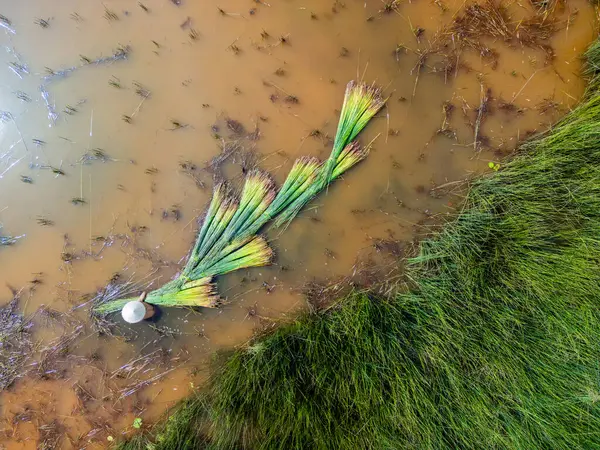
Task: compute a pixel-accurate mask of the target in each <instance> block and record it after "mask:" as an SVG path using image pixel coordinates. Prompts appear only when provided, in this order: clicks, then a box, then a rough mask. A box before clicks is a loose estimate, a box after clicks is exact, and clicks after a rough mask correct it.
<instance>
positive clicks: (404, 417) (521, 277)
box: [120, 42, 600, 450]
mask: <svg viewBox="0 0 600 450" xmlns="http://www.w3.org/2000/svg"><path fill="white" fill-rule="evenodd" d="M587 55H588V58H589V64H588V71H587V75H588V76H590V77H591V82H590V88H589V91H588V93H587V95H586V98H585V99H584V101H583V103H582V104H581V105H580V106H579V107H577V108H576V109H575V110H573V111H572V112H571V113H570V114H569V115H568V116H567V117H566V118H565V119H563V120H562V121H561V122H560V123H559V124H557V125H556V126H555V127H554V128H553V129H552V130H551V131H550V132H548V133H547V134H546V135H544V136H541V137H539V138H537V139H536V140H534V141H531V142H529V143H527V144H525V145H523V146H522V147H521V149H520V151H519V152H518V155H517V156H516V157H515V158H514V159H513V160H512V161H510V162H507V163H506V164H503V165H502V168H501V169H500V170H498V171H493V172H492V173H491V174H490V175H488V176H485V177H482V178H480V179H479V180H478V181H476V182H474V183H473V185H472V186H471V189H470V192H469V194H468V197H467V199H466V204H465V205H464V208H463V209H462V210H461V212H460V214H459V215H458V217H457V218H456V219H455V220H454V221H452V222H450V223H448V224H446V226H445V227H444V229H443V231H441V232H440V233H439V234H437V235H436V236H434V237H433V238H431V239H429V240H426V241H424V242H423V243H422V244H421V247H420V252H419V254H418V255H417V256H416V257H414V258H413V259H412V260H410V264H409V268H408V273H407V279H408V280H410V289H409V290H408V291H406V292H405V293H402V294H399V295H397V296H395V297H394V298H387V299H383V298H376V297H374V296H372V295H369V294H368V293H356V294H353V295H351V296H350V297H349V298H346V299H344V300H343V301H340V302H339V303H338V304H337V305H334V306H332V307H330V308H329V309H328V310H326V311H323V312H320V313H317V314H312V315H306V316H304V317H301V318H299V319H298V320H296V322H295V323H293V324H291V325H287V326H284V327H282V328H280V329H278V330H277V331H275V332H274V333H272V334H270V335H268V336H263V337H259V338H257V339H256V340H255V341H254V342H252V343H251V344H250V345H248V346H247V347H246V348H244V349H241V350H238V351H236V352H235V353H234V354H233V356H231V357H230V358H229V359H228V360H227V361H225V362H224V363H223V365H222V366H221V367H220V368H219V369H217V371H216V373H214V375H213V379H212V382H211V383H210V384H209V386H208V387H207V389H206V391H205V392H204V393H203V394H202V395H200V396H197V397H195V396H193V397H191V398H190V399H188V400H186V401H185V402H183V403H182V404H181V405H180V407H179V408H177V409H176V410H175V411H174V412H173V413H172V415H171V417H170V418H169V419H168V420H167V421H166V422H165V423H164V424H163V425H161V426H160V427H159V428H158V429H157V431H156V434H155V436H154V439H153V441H154V442H153V443H150V442H149V441H147V438H146V437H144V436H137V437H136V438H135V439H134V441H131V442H128V443H122V444H121V445H120V448H121V449H122V450H127V449H134V448H135V449H142V448H143V449H150V448H152V449H154V450H159V449H160V450H167V449H193V448H215V449H217V448H218V449H239V448H247V449H251V448H252V449H272V448H280V449H311V448H331V449H357V448H378V449H397V448H436V449H443V448H448V449H450V448H597V447H599V446H600V432H599V431H598V430H600V401H599V399H600V382H599V379H598V361H599V360H600V348H599V347H598V345H597V344H598V342H599V341H600V310H599V309H598V304H599V302H600V267H599V266H598V261H599V260H600V75H599V71H598V67H599V64H600V44H599V43H598V42H596V43H595V44H594V45H593V46H592V48H591V49H590V50H589V52H588V54H587Z"/></svg>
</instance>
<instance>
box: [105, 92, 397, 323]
mask: <svg viewBox="0 0 600 450" xmlns="http://www.w3.org/2000/svg"><path fill="white" fill-rule="evenodd" d="M384 103H385V100H384V99H383V98H382V97H381V93H380V91H379V89H377V88H375V87H373V86H367V85H366V84H364V83H355V82H350V83H349V84H348V86H347V88H346V95H345V98H344V103H343V106H342V111H341V113H340V121H339V124H338V131H337V135H336V138H335V141H334V144H333V150H332V152H331V155H330V157H329V159H328V160H327V161H326V162H325V163H323V164H321V163H320V162H319V160H317V159H316V158H306V157H305V158H300V159H298V160H296V162H295V163H294V165H293V166H292V169H291V171H290V173H289V175H288V177H287V178H286V180H285V182H284V183H283V186H282V187H281V189H279V190H277V189H276V187H275V184H274V182H273V181H272V180H271V178H270V177H269V175H267V174H266V173H263V172H260V171H258V170H253V171H251V172H250V173H249V174H248V175H247V176H246V179H245V182H244V186H243V188H242V192H241V195H240V196H239V198H238V197H236V196H234V195H233V194H232V193H231V192H230V190H229V188H228V187H227V186H226V185H225V184H223V183H221V184H218V185H217V186H216V187H215V189H214V193H213V197H212V200H211V203H210V205H209V207H208V211H207V212H206V216H205V217H204V221H203V223H202V226H201V228H200V231H199V233H198V237H197V240H196V243H195V245H194V247H193V248H192V252H191V255H190V257H189V259H188V261H187V263H186V265H185V267H184V268H183V270H182V272H181V273H180V274H179V276H178V277H177V278H176V279H175V280H173V281H171V282H169V283H167V284H165V285H164V286H163V287H161V288H160V289H157V290H155V291H153V292H150V293H149V294H148V296H147V297H146V301H147V302H148V303H151V304H154V305H160V306H180V307H181V306H204V307H212V306H215V305H216V303H217V302H218V300H219V296H218V293H217V290H216V287H215V285H214V284H213V278H214V277H215V276H217V275H223V274H226V273H229V272H232V271H235V270H239V269H243V268H248V267H260V266H265V265H267V264H269V263H270V262H271V260H272V258H273V251H272V250H271V248H270V247H269V245H268V243H267V242H266V240H265V239H264V238H263V237H261V236H258V235H257V233H258V231H259V230H260V229H261V228H262V227H263V226H264V225H266V224H267V223H268V222H269V221H271V220H272V219H275V222H274V225H275V226H282V225H285V224H287V223H288V222H289V221H290V220H292V219H293V218H294V216H295V215H296V214H297V213H298V212H299V211H300V210H301V209H302V207H303V206H304V205H306V203H308V202H309V201H310V200H312V199H313V198H314V197H315V196H316V195H317V194H318V193H319V192H321V191H322V190H323V189H325V187H327V185H328V184H329V183H331V182H332V181H333V180H335V179H336V178H338V177H339V176H340V175H342V174H343V173H344V172H346V171H347V170H348V169H350V168H351V167H353V166H354V165H355V164H357V163H358V162H360V161H361V160H363V159H364V158H366V156H367V155H368V147H367V148H362V147H361V146H360V145H359V144H358V142H356V141H355V140H354V139H356V137H357V136H358V134H359V133H360V132H361V131H362V130H363V129H364V127H366V126H367V123H368V122H369V121H370V120H371V119H372V118H373V116H374V115H375V114H377V112H378V111H379V110H380V109H381V107H382V106H383V104H384ZM136 299H137V298H125V299H118V300H110V301H102V297H99V300H100V301H99V302H98V303H97V304H96V305H95V307H94V312H95V313H96V314H100V315H106V314H109V313H112V312H116V311H119V310H121V309H122V308H123V306H124V305H125V304H126V303H127V302H129V301H132V300H136Z"/></svg>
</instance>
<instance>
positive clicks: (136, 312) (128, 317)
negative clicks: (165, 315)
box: [121, 300, 146, 323]
mask: <svg viewBox="0 0 600 450" xmlns="http://www.w3.org/2000/svg"><path fill="white" fill-rule="evenodd" d="M121 315H122V316H123V319H124V320H125V322H128V323H138V322H141V321H142V320H144V316H145V315H146V306H144V304H143V303H142V302H140V301H137V300H133V301H131V302H129V303H127V304H126V305H125V306H123V309H122V310H121Z"/></svg>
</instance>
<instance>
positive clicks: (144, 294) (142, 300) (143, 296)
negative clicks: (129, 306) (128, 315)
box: [139, 291, 148, 302]
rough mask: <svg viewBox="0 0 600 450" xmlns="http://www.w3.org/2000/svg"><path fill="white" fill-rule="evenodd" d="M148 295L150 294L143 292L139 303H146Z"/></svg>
mask: <svg viewBox="0 0 600 450" xmlns="http://www.w3.org/2000/svg"><path fill="white" fill-rule="evenodd" d="M147 295H148V293H147V292H145V291H144V292H142V293H141V294H140V298H139V301H140V302H145V301H146V296H147Z"/></svg>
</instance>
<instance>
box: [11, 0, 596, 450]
mask: <svg viewBox="0 0 600 450" xmlns="http://www.w3.org/2000/svg"><path fill="white" fill-rule="evenodd" d="M179 3H180V4H179ZM550 3H552V2H550ZM387 4H388V6H389V8H386V3H384V2H380V1H375V0H367V1H363V0H361V1H358V0H346V1H345V2H339V1H337V2H332V1H322V0H304V1H296V0H286V1H276V0H269V2H266V1H260V0H257V1H255V2H251V1H249V0H243V1H242V0H239V1H237V0H221V1H218V2H215V1H212V0H211V1H202V2H195V1H191V0H181V2H178V1H177V2H174V1H169V0H144V1H143V6H144V8H142V5H139V4H138V2H137V1H130V0H122V1H106V2H99V1H91V0H88V1H84V2H82V1H75V0H63V1H61V2H46V1H41V0H27V1H19V2H16V1H8V0H5V1H3V2H2V3H0V14H2V15H3V16H6V18H8V19H10V25H8V24H7V23H6V22H5V23H4V25H5V26H4V27H3V28H0V47H1V49H2V51H1V52H0V99H1V100H0V110H2V111H3V112H4V113H3V114H2V122H0V223H1V224H2V226H3V228H2V234H5V235H12V236H22V237H21V238H20V239H19V240H18V241H17V243H16V244H15V245H13V246H10V247H2V248H0V281H1V282H0V297H1V298H2V299H3V301H2V303H6V302H8V301H10V299H11V298H12V297H13V293H12V291H13V290H16V291H19V293H20V303H19V308H20V309H21V310H23V311H24V312H25V314H26V316H27V317H29V318H30V319H31V320H32V321H33V326H32V327H31V333H32V335H31V338H32V342H33V349H32V350H31V352H30V353H32V354H31V355H30V356H31V359H29V360H27V362H26V365H25V369H26V370H27V374H25V375H24V376H22V377H21V378H19V379H18V380H17V381H16V382H15V383H14V384H13V385H12V386H11V387H10V389H8V390H7V391H5V392H4V393H3V394H2V396H1V397H0V404H1V407H2V411H3V414H2V417H3V418H2V425H1V428H0V441H2V443H3V445H4V446H5V447H6V448H8V449H30V448H36V446H38V448H65V449H71V448H73V449H75V448H103V447H105V446H106V445H107V444H108V443H109V442H110V440H111V438H114V439H117V438H118V437H119V436H120V435H121V434H122V433H125V434H128V433H133V432H136V430H135V429H134V428H133V427H132V424H133V420H134V418H136V417H140V418H142V420H143V425H142V426H146V424H149V423H150V422H151V421H152V420H155V419H156V418H157V417H158V416H159V415H160V414H161V413H162V412H164V411H165V409H166V408H168V407H169V406H171V405H172V404H173V403H174V402H175V401H177V400H178V399H180V398H181V397H182V396H184V395H186V394H187V393H189V392H190V391H191V390H193V389H197V388H198V387H199V386H201V385H202V380H203V379H205V377H206V374H207V363H208V361H209V360H210V358H211V356H212V355H213V354H214V352H215V351H217V350H220V349H230V348H233V347H234V346H237V345H242V344H243V343H244V342H246V341H247V340H248V339H249V338H250V337H251V336H252V333H253V330H254V329H255V328H256V327H264V326H272V325H274V324H275V323H276V322H277V321H279V320H281V319H283V318H286V317H291V316H293V315H294V314H295V313H296V312H297V311H298V310H300V309H303V308H306V307H307V300H306V297H305V296H304V295H303V294H302V292H303V290H305V288H306V287H307V286H312V289H313V291H315V292H318V291H319V289H320V288H319V285H318V284H317V283H319V282H322V281H324V280H328V279H337V278H341V277H345V276H349V275H350V276H352V275H354V279H355V280H356V281H359V282H362V283H367V284H368V283H369V282H372V281H373V278H374V276H373V274H372V273H371V271H367V272H365V271H363V270H361V268H364V267H365V266H368V262H369V261H374V262H376V263H378V264H379V266H378V270H377V274H378V275H377V277H379V276H381V273H390V276H393V273H392V272H393V267H394V264H393V262H394V261H395V260H396V259H397V258H399V257H400V256H402V254H403V252H404V251H405V249H406V248H408V247H409V246H410V245H411V243H412V242H413V241H414V240H415V239H416V237H417V236H419V235H422V234H423V233H424V232H425V231H427V228H426V226H427V224H430V223H433V222H434V221H435V219H436V216H438V215H444V214H447V213H448V212H449V211H451V209H452V206H454V205H455V204H456V203H457V202H459V201H460V199H459V198H457V197H455V196H452V195H451V192H450V191H452V189H453V188H454V187H456V186H458V185H459V183H460V181H461V180H464V179H465V178H467V177H469V176H470V175H471V174H472V173H474V172H478V171H485V170H490V169H489V168H488V165H489V163H490V162H492V163H494V164H496V163H498V162H499V161H500V160H501V158H502V157H503V156H505V155H507V154H509V153H510V152H511V151H512V150H513V149H514V148H515V146H516V145H517V143H518V142H519V141H520V140H523V139H525V138H526V137H527V136H529V135H531V134H532V133H535V132H539V131H542V130H545V129H547V128H548V127H549V125H550V124H551V123H553V122H555V121H556V120H557V119H558V118H559V117H560V116H561V115H562V114H564V113H565V112H567V111H568V109H569V108H570V107H572V106H573V105H575V104H576V103H577V101H578V99H579V97H580V96H581V94H582V92H583V89H584V83H583V82H582V80H581V79H580V78H579V76H578V73H579V70H580V55H581V53H582V51H583V50H584V49H585V47H586V46H587V45H588V43H589V42H590V41H591V39H593V37H594V34H595V29H596V21H595V14H594V11H593V9H592V8H591V7H590V6H589V5H588V3H587V2H585V1H583V0H575V1H571V2H568V3H567V4H566V5H558V6H556V8H555V10H554V11H552V12H550V13H548V12H547V11H545V10H543V8H544V5H543V4H541V3H539V4H537V5H536V6H533V5H532V4H530V3H528V2H521V3H519V2H511V3H510V4H508V5H507V8H508V10H507V11H508V13H509V14H510V17H511V23H512V25H513V26H514V27H515V28H519V26H520V24H527V20H528V19H530V18H531V17H535V14H536V10H537V14H538V16H537V17H538V18H539V17H540V15H543V14H546V15H547V21H546V22H542V24H548V23H554V25H553V28H554V29H555V31H553V32H551V33H550V36H549V38H548V39H547V40H544V45H541V44H540V42H537V43H535V44H532V45H530V46H529V45H527V42H523V41H520V40H519V39H521V38H522V36H521V37H520V38H519V39H517V40H515V39H502V38H499V37H498V36H496V37H494V36H484V35H482V36H481V37H480V39H477V43H478V45H480V46H482V47H484V48H486V49H488V50H489V49H493V51H492V52H489V51H488V50H485V51H481V48H480V49H479V51H475V50H473V49H470V48H461V47H460V45H459V44H457V42H456V41H455V40H454V41H453V40H452V39H448V36H449V35H448V34H447V33H445V32H444V31H443V30H448V27H449V26H450V24H451V23H452V21H453V20H455V19H456V18H457V17H462V16H463V15H464V14H465V7H466V5H465V4H464V3H463V2H453V1H443V0H436V1H435V2H433V1H421V0H419V1H416V2H413V3H409V2H387ZM537 8H542V9H539V10H538V9H537ZM386 9H388V10H386ZM552 21H555V22H552ZM523 27H525V25H523ZM522 29H523V30H524V29H525V28H522ZM10 30H14V34H13V33H12V32H11V31H10ZM443 44H445V45H443ZM127 46H129V47H130V51H129V54H128V58H126V59H121V58H119V57H118V56H119V53H118V52H119V50H118V49H119V48H121V49H123V48H125V47H127ZM547 46H551V47H552V49H553V52H554V54H555V57H554V58H553V59H552V60H551V61H549V59H548V55H549V49H548V47H547ZM115 52H117V57H112V56H113V55H115ZM102 58H104V59H103V60H100V61H98V63H97V64H87V62H88V61H96V60H99V59H102ZM71 67H77V69H76V70H73V71H67V72H61V71H64V70H65V69H68V68H71ZM356 78H363V79H365V80H367V81H375V82H376V83H377V84H379V85H380V86H382V87H384V88H385V92H386V93H387V94H388V95H389V96H390V98H389V101H388V103H387V107H386V108H384V110H382V112H381V114H380V115H379V116H378V117H377V118H376V119H375V120H373V122H372V124H371V125H370V126H369V128H368V130H367V132H366V133H365V134H364V135H363V136H362V140H363V141H364V142H369V141H370V140H371V139H375V138H376V139H375V140H374V142H373V150H372V153H371V155H370V156H369V158H368V159H367V160H366V161H365V162H363V163H361V164H360V165H359V166H357V167H356V168H355V169H353V170H352V171H350V172H349V173H348V174H347V175H346V176H345V177H344V179H342V180H338V181H336V182H335V184H334V185H332V186H331V188H330V189H329V190H328V192H327V194H326V195H321V196H320V197H319V198H318V200H317V201H315V202H314V203H313V204H311V205H310V207H309V208H307V209H306V210H305V211H304V212H303V213H302V214H301V216H300V217H299V218H298V219H297V220H296V221H295V222H294V223H293V224H292V225H291V226H290V227H289V228H288V229H287V230H286V231H285V232H284V233H281V234H278V235H274V234H270V235H269V238H271V239H272V240H273V247H274V248H275V250H276V252H277V263H276V264H275V265H273V266H272V267H269V268H261V269H253V270H248V271H245V272H240V273H234V274H231V275H228V276H225V277H222V278H221V279H220V280H219V289H220V291H221V293H222V294H223V296H224V297H225V298H226V300H227V302H226V305H225V306H224V307H222V308H221V309H215V310H202V311H187V310H166V311H164V314H163V316H162V317H161V320H160V321H158V322H156V323H153V324H144V325H139V326H137V327H135V328H133V329H131V330H125V336H126V338H125V337H110V336H102V335H98V333H97V332H96V331H95V330H94V328H93V327H91V326H90V321H89V318H88V310H87V306H83V307H80V305H82V304H85V303H86V301H87V300H88V299H89V298H90V295H93V294H94V293H95V292H96V291H97V289H99V288H102V287H104V286H106V285H107V284H108V283H109V282H110V280H111V279H113V278H114V277H117V276H118V277H120V279H121V280H128V279H131V280H134V281H138V282H139V281H144V282H147V283H152V284H153V285H154V286H156V285H160V284H161V283H163V282H165V281H166V280H168V279H170V277H172V276H173V275H174V274H175V273H176V271H177V269H178V268H179V267H180V265H181V263H182V259H183V258H184V257H185V255H186V254H187V252H188V250H189V248H190V245H191V243H192V241H193V240H194V235H195V232H196V230H197V217H198V216H199V215H200V214H201V213H202V211H203V208H204V207H205V205H206V204H207V201H208V200H209V198H210V195H211V189H212V186H213V178H214V177H215V176H225V177H227V178H230V179H232V180H234V182H235V180H239V179H241V177H242V176H243V172H244V171H245V170H247V169H248V168H250V167H252V166H254V165H258V166H259V167H260V168H262V169H264V170H267V171H269V172H270V173H272V174H273V176H274V177H275V178H276V179H277V181H278V182H281V181H282V180H283V178H284V177H285V175H286V174H287V171H288V169H289V168H290V166H291V163H292V162H293V160H294V159H295V158H296V157H298V156H302V155H313V156H319V157H321V158H325V157H326V156H327V154H328V153H329V150H330V145H331V137H332V136H333V135H334V134H335V128H336V123H337V115H338V109H339V108H340V107H341V102H342V98H343V93H344V87H345V84H346V83H347V82H348V81H349V80H351V79H356ZM41 87H42V89H41ZM42 94H43V95H42ZM44 96H45V97H46V99H44ZM53 116H54V118H53ZM224 156H226V157H224ZM215 158H216V159H215ZM221 160H222V161H221ZM216 161H220V162H221V164H216V163H215V162H216ZM365 273H366V274H365ZM117 320H119V318H118V317H117Z"/></svg>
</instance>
